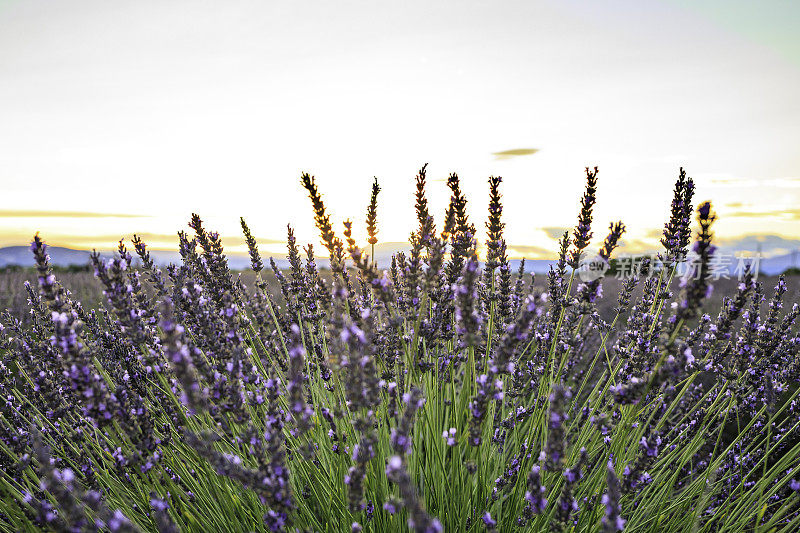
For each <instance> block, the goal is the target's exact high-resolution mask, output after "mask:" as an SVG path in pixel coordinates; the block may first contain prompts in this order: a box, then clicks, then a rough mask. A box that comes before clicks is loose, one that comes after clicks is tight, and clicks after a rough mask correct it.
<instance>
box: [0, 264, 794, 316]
mask: <svg viewBox="0 0 800 533" xmlns="http://www.w3.org/2000/svg"><path fill="white" fill-rule="evenodd" d="M286 273H287V275H288V271H287V272H286ZM235 274H236V275H238V276H240V278H241V280H242V282H243V283H244V285H245V287H247V289H248V292H250V293H251V294H252V291H253V287H254V281H255V274H254V273H253V272H252V271H251V270H243V271H236V272H235ZM261 275H262V277H263V278H264V279H265V281H267V287H268V288H269V289H270V291H271V292H272V296H273V298H275V299H276V301H277V302H279V303H281V304H282V303H283V301H282V299H281V295H280V290H279V288H280V284H279V283H277V282H276V279H275V274H274V273H273V272H272V271H270V270H268V269H267V270H264V271H263V272H262V273H261ZM322 275H323V279H326V281H329V280H330V278H329V275H330V271H329V270H326V269H323V270H322ZM515 276H516V274H515ZM56 277H57V278H58V280H59V281H60V282H61V283H62V284H63V285H64V287H66V288H67V290H69V291H70V292H71V293H72V294H73V296H74V297H75V298H76V299H77V300H78V301H80V302H81V303H82V304H83V306H84V307H85V308H87V309H96V308H97V307H98V306H100V305H101V304H102V301H103V291H102V287H101V284H100V282H99V281H98V280H96V279H95V277H94V274H93V272H92V271H91V270H90V269H89V267H88V266H85V267H84V266H70V267H61V268H59V269H57V270H56ZM785 277H786V284H787V286H788V287H789V290H788V293H787V295H786V298H785V302H787V303H786V305H787V306H790V305H791V304H793V303H795V302H800V273H799V272H797V271H795V270H794V269H790V270H788V271H787V272H786V274H785ZM525 279H526V283H527V284H530V281H531V273H526V274H525ZM25 281H29V282H31V283H34V282H35V281H36V271H35V270H34V269H33V268H28V267H25V268H21V267H6V268H2V269H0V309H8V310H9V312H10V313H11V314H12V315H14V316H16V317H17V318H19V319H20V320H23V321H24V320H26V314H27V313H28V304H27V300H28V295H27V292H26V290H25V286H24V283H25ZM758 281H760V282H762V283H763V284H764V292H765V295H766V296H767V298H769V296H770V295H771V291H772V288H773V287H774V286H775V284H776V283H777V281H778V276H777V275H759V276H758ZM546 284H547V276H546V275H545V274H542V273H537V274H535V275H534V287H535V288H537V289H539V290H542V291H544V290H546ZM679 284H680V280H677V279H676V280H675V281H673V284H672V290H673V291H675V292H677V291H680V286H679ZM712 284H713V286H714V291H713V292H712V294H711V296H710V297H709V298H708V299H707V300H706V301H705V305H704V306H703V307H704V309H705V310H706V312H708V313H710V314H711V315H712V317H713V316H716V313H717V312H718V311H719V309H720V308H721V304H722V299H723V298H724V297H725V296H730V295H732V294H733V293H734V292H735V291H736V286H737V285H738V281H737V280H736V279H735V278H734V277H731V278H730V279H725V278H721V279H719V280H716V281H713V282H712ZM34 286H35V283H34ZM620 286H621V280H620V279H618V278H617V277H615V276H613V275H607V276H606V277H605V278H603V297H602V298H601V299H600V300H599V302H598V312H599V313H600V316H601V317H603V318H604V319H607V320H608V319H610V318H613V308H614V307H615V306H616V305H617V295H618V294H619V290H620ZM634 294H635V295H636V296H637V297H638V296H639V294H641V286H640V287H639V288H638V289H637V291H635V292H634ZM764 308H766V302H765V303H764Z"/></svg>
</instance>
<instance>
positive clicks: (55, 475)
mask: <svg viewBox="0 0 800 533" xmlns="http://www.w3.org/2000/svg"><path fill="white" fill-rule="evenodd" d="M585 179H586V188H585V192H584V194H583V196H582V197H581V198H580V199H579V202H578V205H577V212H578V217H577V223H576V225H575V227H574V229H573V230H572V231H569V232H566V233H565V234H564V236H563V238H562V240H561V243H560V244H561V254H560V258H559V261H558V263H557V264H556V265H555V266H554V267H553V268H552V269H551V271H550V272H549V273H548V274H547V275H545V276H537V278H536V279H535V280H533V282H531V281H532V280H531V278H530V276H529V275H527V274H523V275H521V274H520V273H517V272H513V271H512V270H511V268H510V267H509V260H508V257H507V251H506V242H505V239H504V226H505V224H504V219H503V203H502V191H501V188H502V179H501V178H498V177H490V178H489V180H488V190H489V195H490V203H489V212H488V215H487V218H486V220H485V222H484V221H473V220H470V217H469V215H468V209H467V205H468V199H467V197H466V196H465V194H464V193H463V191H462V187H461V182H460V180H459V177H458V176H457V175H456V174H451V175H450V176H449V178H448V179H447V186H448V188H449V191H450V200H449V204H448V205H446V206H441V207H442V208H444V209H443V213H442V214H439V213H436V210H437V209H438V208H439V206H437V207H436V208H434V207H433V206H431V205H429V202H428V196H427V192H426V187H427V181H428V178H427V176H426V168H425V167H423V168H422V169H421V170H420V172H419V173H418V174H417V176H416V178H415V186H416V194H415V197H414V198H413V199H412V200H413V202H414V209H415V211H416V215H417V222H418V226H417V227H416V228H412V230H411V235H410V238H409V241H410V243H411V251H410V252H409V253H403V254H398V255H396V256H395V258H394V261H393V262H392V265H391V268H388V269H386V270H385V271H382V270H380V269H378V268H377V266H376V265H375V263H374V262H373V261H372V259H371V256H372V255H373V252H372V250H373V246H374V245H375V244H376V243H377V242H379V238H380V212H379V209H378V198H379V195H380V191H381V189H380V187H379V185H378V184H377V181H376V183H375V184H374V185H373V188H372V190H371V191H369V193H370V196H369V198H370V201H369V203H368V207H367V210H366V216H365V218H364V219H363V220H364V226H365V227H366V233H367V234H368V237H369V239H368V241H367V242H366V243H358V242H356V240H355V239H354V238H353V236H352V234H353V233H352V232H353V225H354V224H356V223H353V222H351V221H350V220H347V221H346V222H345V223H344V226H343V227H342V228H335V227H334V226H333V225H332V223H331V210H332V209H333V210H335V206H331V205H326V203H325V201H324V198H323V195H322V192H321V190H323V189H324V188H325V182H324V180H320V182H319V183H318V182H317V180H315V179H314V178H313V177H311V176H309V175H308V174H303V176H302V178H301V180H300V186H302V187H303V188H304V189H305V191H306V192H307V193H308V196H309V199H310V201H311V212H310V213H311V215H312V216H313V217H314V220H315V223H316V226H317V228H318V230H319V234H320V239H321V244H322V251H323V253H324V254H325V255H327V256H329V258H330V269H329V270H325V271H322V270H321V269H320V268H318V267H317V264H316V262H315V252H314V250H315V247H314V246H313V245H312V244H307V245H305V246H301V244H300V243H298V242H297V241H296V240H295V237H294V234H293V232H292V230H291V228H289V231H288V235H287V257H288V260H289V263H290V265H291V268H290V269H288V270H280V269H279V268H277V266H274V265H273V266H272V267H271V265H270V262H269V261H267V260H265V259H264V258H262V256H261V255H260V254H259V251H258V249H257V245H256V240H255V239H254V238H253V236H252V234H251V231H250V228H249V227H248V226H247V224H246V222H245V220H244V219H242V220H241V226H242V231H243V234H244V236H245V239H246V241H247V243H248V245H249V249H250V257H251V261H252V272H249V273H246V274H242V275H240V274H239V273H235V272H232V271H231V270H230V269H229V267H228V264H227V262H226V257H225V252H224V250H223V247H222V241H221V239H220V237H219V235H218V234H217V233H215V232H213V231H211V230H210V229H208V228H206V227H205V226H204V225H203V222H202V220H201V218H200V217H199V216H197V215H192V217H191V219H190V221H189V229H190V230H191V232H190V233H184V232H183V231H181V232H180V233H179V235H178V243H177V246H178V247H179V251H180V254H181V257H182V262H181V263H180V264H173V265H170V266H169V267H167V268H160V267H158V266H157V265H156V264H155V263H154V262H153V261H152V259H151V257H150V255H149V252H148V250H147V246H146V243H144V242H142V241H141V240H138V239H136V240H134V242H132V243H129V244H122V245H120V248H119V251H118V253H117V254H116V256H115V257H113V258H112V259H108V260H106V259H102V258H101V257H100V256H99V255H94V256H93V270H94V272H88V273H63V274H58V273H54V271H53V268H52V267H51V265H50V264H49V259H48V255H47V245H46V242H45V241H46V237H47V236H46V235H42V236H39V235H37V236H36V237H35V238H34V239H33V242H32V244H31V253H32V254H33V256H34V257H35V260H36V264H37V266H36V273H35V274H33V275H32V273H31V272H29V271H24V270H23V271H19V272H8V273H5V274H4V275H3V277H2V280H1V281H0V283H2V286H1V288H2V293H1V295H2V298H3V305H4V306H5V307H6V308H7V310H6V312H4V313H3V314H2V318H0V324H2V325H1V326H0V356H1V357H2V358H1V359H0V387H2V395H3V398H4V399H5V401H4V402H3V404H2V405H1V406H0V465H2V469H1V470H0V492H2V500H1V503H0V530H2V531H38V530H47V531H99V530H102V531H160V532H174V531H332V532H333V531H337V532H338V531H352V532H359V531H417V532H439V531H448V532H449V531H574V532H578V531H581V532H591V531H608V532H611V531H622V530H624V531H687V532H689V531H703V532H712V531H787V532H788V531H796V530H797V529H798V528H800V417H798V414H800V403H799V402H798V400H797V397H798V395H800V387H798V383H799V381H800V333H798V328H797V325H796V319H797V315H798V313H799V312H800V308H799V307H798V304H797V301H798V283H797V278H796V277H791V278H788V279H787V278H784V277H783V276H781V277H769V278H765V277H763V276H762V277H758V278H756V276H755V275H754V273H751V272H748V273H745V275H744V276H743V277H742V279H740V280H737V279H732V280H720V281H714V280H712V279H711V275H710V268H711V267H710V265H711V264H712V260H713V257H714V253H715V245H714V234H713V227H714V223H715V221H716V214H715V212H714V210H713V207H712V205H711V204H710V203H708V202H703V203H700V204H699V205H695V201H694V182H693V181H692V179H691V178H689V177H687V176H686V174H685V173H684V172H683V171H682V170H681V171H680V173H679V177H678V179H677V181H676V182H675V186H674V194H673V198H672V199H671V201H670V199H669V198H664V199H663V211H664V213H665V216H666V220H665V224H664V229H663V236H662V240H661V242H662V245H663V249H662V251H661V252H660V256H659V260H660V261H659V262H660V264H661V267H660V268H653V265H652V264H648V263H647V262H645V263H642V264H641V265H639V268H638V269H637V271H635V272H634V273H633V275H631V276H627V277H625V278H624V279H616V278H614V277H613V276H607V277H606V278H605V279H604V278H602V277H599V278H588V279H587V278H585V277H584V276H582V275H581V267H582V264H583V263H582V258H584V257H585V256H586V254H587V253H588V252H591V256H592V257H596V258H599V260H600V261H602V262H606V263H607V262H609V261H611V260H612V259H613V257H614V252H615V249H616V248H617V245H618V244H619V242H620V240H621V239H622V238H624V237H623V236H624V233H625V230H626V227H625V225H624V224H623V223H622V222H613V223H611V224H610V225H607V224H606V223H600V222H598V221H596V220H594V218H595V217H594V207H595V202H596V194H597V188H598V187H602V181H600V182H598V173H597V169H594V170H590V169H588V168H587V169H586V176H585ZM435 213H436V216H434V214H435ZM621 215H623V216H624V213H621ZM605 228H608V229H607V234H605V235H602V232H603V230H605ZM595 234H598V235H599V236H604V237H605V238H604V240H603V241H602V244H601V245H600V247H599V249H598V250H596V251H595V250H590V243H591V242H594V241H593V239H592V237H593V235H595ZM478 239H481V240H482V244H483V247H482V248H481V250H485V252H483V251H481V255H480V256H479V248H478ZM688 252H691V253H692V254H693V257H695V258H696V259H697V260H696V263H695V266H694V270H693V273H692V275H690V276H685V277H684V278H680V279H679V277H678V276H676V272H677V268H678V264H679V263H680V262H681V260H682V258H684V257H686V256H687V255H686V254H687V253H688ZM134 255H135V256H136V257H137V259H136V260H134ZM26 281H28V282H29V283H27V284H26Z"/></svg>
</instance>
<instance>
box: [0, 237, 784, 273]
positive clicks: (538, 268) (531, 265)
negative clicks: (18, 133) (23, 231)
mask: <svg viewBox="0 0 800 533" xmlns="http://www.w3.org/2000/svg"><path fill="white" fill-rule="evenodd" d="M400 251H402V252H403V253H405V254H406V257H408V254H409V252H410V246H409V245H408V243H400V242H396V243H395V242H393V243H382V244H379V245H376V246H375V255H376V256H377V260H378V265H379V267H380V268H382V269H388V268H389V266H390V265H391V262H392V254H395V253H397V252H400ZM47 252H48V253H49V254H50V261H51V263H52V264H54V265H58V266H70V265H86V264H88V263H89V262H90V258H89V255H90V253H91V252H89V251H88V250H73V249H71V248H61V247H59V246H48V247H47ZM100 253H101V255H102V256H103V257H111V256H112V254H113V253H114V252H112V251H110V250H104V251H101V252H100ZM150 255H151V256H152V258H153V261H155V263H156V264H158V265H160V266H164V265H167V264H169V263H179V262H180V254H178V252H172V251H168V250H151V251H150ZM226 255H227V257H228V264H229V266H230V268H231V269H233V270H245V269H248V268H250V257H249V256H248V255H247V254H243V253H235V252H234V253H226ZM264 259H265V263H267V265H268V262H267V261H266V260H268V259H269V256H265V257H264ZM316 261H317V266H319V267H321V268H328V266H329V263H328V259H327V258H324V257H318V258H317V259H316ZM520 261H521V260H519V259H511V260H510V261H509V263H510V264H511V270H512V271H514V272H516V271H517V270H518V269H519V264H520ZM275 264H276V265H277V266H278V268H281V269H286V268H289V261H288V260H287V259H286V256H285V255H280V256H277V257H275ZM553 264H555V260H551V259H526V260H525V272H534V273H536V274H545V273H547V271H548V270H549V269H550V266H551V265H553ZM9 265H19V266H24V267H29V266H34V260H33V254H32V253H31V250H30V248H29V247H28V246H7V247H5V248H0V268H2V267H5V266H9ZM733 266H734V265H731V268H733ZM790 267H800V254H798V253H790V254H785V255H777V256H774V257H766V258H762V259H761V261H760V264H759V272H760V273H761V274H765V275H770V276H773V275H777V274H780V273H781V272H784V271H785V270H786V269H788V268H790Z"/></svg>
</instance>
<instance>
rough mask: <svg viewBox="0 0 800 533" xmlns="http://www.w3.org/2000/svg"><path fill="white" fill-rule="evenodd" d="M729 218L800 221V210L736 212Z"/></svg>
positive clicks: (730, 214)
mask: <svg viewBox="0 0 800 533" xmlns="http://www.w3.org/2000/svg"><path fill="white" fill-rule="evenodd" d="M726 216H729V217H748V218H764V217H776V218H782V219H789V220H800V209H797V208H795V209H774V210H771V211H734V212H732V213H728V214H727V215H726Z"/></svg>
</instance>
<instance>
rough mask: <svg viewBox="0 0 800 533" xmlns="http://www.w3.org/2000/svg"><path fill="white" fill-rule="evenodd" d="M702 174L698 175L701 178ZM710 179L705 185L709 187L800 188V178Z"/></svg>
mask: <svg viewBox="0 0 800 533" xmlns="http://www.w3.org/2000/svg"><path fill="white" fill-rule="evenodd" d="M700 177H702V176H698V178H700ZM706 177H707V178H708V179H709V180H708V182H707V183H704V185H706V186H708V187H719V188H727V187H730V188H752V187H769V188H777V189H798V188H800V178H794V177H789V178H766V179H753V178H742V177H738V176H724V175H722V176H720V175H708V176H706Z"/></svg>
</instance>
